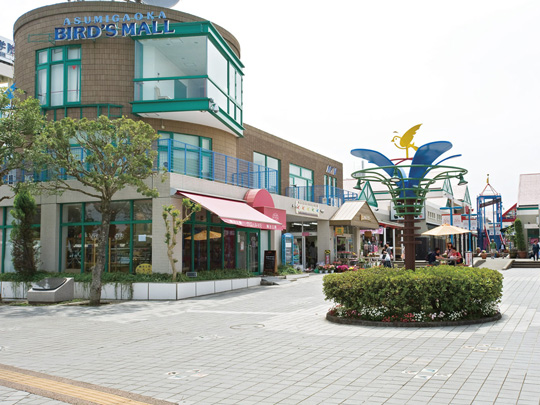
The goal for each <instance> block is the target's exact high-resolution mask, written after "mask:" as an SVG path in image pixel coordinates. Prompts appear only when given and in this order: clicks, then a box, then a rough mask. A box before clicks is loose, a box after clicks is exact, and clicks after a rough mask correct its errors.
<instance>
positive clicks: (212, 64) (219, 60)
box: [208, 41, 228, 108]
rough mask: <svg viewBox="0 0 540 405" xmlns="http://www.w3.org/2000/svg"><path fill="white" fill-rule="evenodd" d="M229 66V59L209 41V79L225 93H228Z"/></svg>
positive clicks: (223, 106) (223, 105)
mask: <svg viewBox="0 0 540 405" xmlns="http://www.w3.org/2000/svg"><path fill="white" fill-rule="evenodd" d="M227 65H228V63H227V59H225V57H224V56H223V54H222V53H221V52H220V51H218V50H217V48H216V47H215V45H214V44H213V43H212V42H210V41H208V77H210V79H212V81H213V82H214V83H215V84H216V85H217V86H218V87H219V88H220V89H222V90H224V91H225V92H226V91H227V74H228V73H227V72H228V70H227ZM226 105H227V104H226V103H225V104H222V108H225V106H226Z"/></svg>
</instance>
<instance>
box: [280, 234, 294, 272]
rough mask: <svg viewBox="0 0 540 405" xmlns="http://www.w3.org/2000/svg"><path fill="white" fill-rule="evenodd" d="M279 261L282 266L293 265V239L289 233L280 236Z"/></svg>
mask: <svg viewBox="0 0 540 405" xmlns="http://www.w3.org/2000/svg"><path fill="white" fill-rule="evenodd" d="M281 260H282V262H283V264H284V265H290V266H292V265H294V237H293V236H292V235H291V234H290V233H284V234H283V235H281Z"/></svg>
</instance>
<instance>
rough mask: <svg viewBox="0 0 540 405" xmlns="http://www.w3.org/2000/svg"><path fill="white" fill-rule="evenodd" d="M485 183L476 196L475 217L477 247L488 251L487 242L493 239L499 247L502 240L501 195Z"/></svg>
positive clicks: (498, 247)
mask: <svg viewBox="0 0 540 405" xmlns="http://www.w3.org/2000/svg"><path fill="white" fill-rule="evenodd" d="M486 182H487V184H486V186H485V187H484V189H483V190H482V192H481V193H480V195H479V196H478V197H477V198H476V214H477V215H476V219H477V223H478V247H480V249H483V250H485V251H489V243H490V241H491V240H492V239H493V240H494V241H495V243H496V244H497V249H500V247H501V243H502V242H503V238H502V234H501V229H502V223H503V211H502V197H501V194H500V193H498V192H497V190H495V189H494V188H493V186H492V185H491V184H489V174H488V176H487V181H486Z"/></svg>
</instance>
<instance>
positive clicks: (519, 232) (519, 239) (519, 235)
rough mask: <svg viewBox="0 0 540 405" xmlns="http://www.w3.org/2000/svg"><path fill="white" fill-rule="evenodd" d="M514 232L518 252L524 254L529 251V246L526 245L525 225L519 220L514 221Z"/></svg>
mask: <svg viewBox="0 0 540 405" xmlns="http://www.w3.org/2000/svg"><path fill="white" fill-rule="evenodd" d="M514 232H515V239H516V247H517V250H518V251H520V252H524V251H525V250H527V246H526V245H525V235H524V234H523V223H522V222H521V219H519V218H518V219H516V220H515V221H514Z"/></svg>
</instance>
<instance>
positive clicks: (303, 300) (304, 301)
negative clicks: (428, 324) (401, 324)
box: [0, 269, 540, 405]
mask: <svg viewBox="0 0 540 405" xmlns="http://www.w3.org/2000/svg"><path fill="white" fill-rule="evenodd" d="M504 277H505V281H504V299H503V302H502V305H501V310H502V312H503V318H502V320H500V321H499V322H496V323H491V324H482V325H473V326H461V327H444V328H443V327H441V328H422V329H409V328H378V327H359V326H352V325H339V324H333V323H330V322H327V321H326V320H325V319H324V316H325V313H326V311H327V309H328V308H329V307H330V303H328V302H325V301H324V297H323V294H322V291H321V284H322V276H320V275H313V276H312V277H309V278H305V279H301V280H298V281H296V282H294V283H291V284H287V285H281V286H270V287H255V288H251V289H248V290H242V291H236V292H230V293H223V294H219V295H214V296H210V297H202V298H198V299H190V300H184V301H176V302H125V303H119V304H113V305H105V306H102V307H99V308H90V307H83V306H47V307H6V306H4V307H0V363H2V364H6V365H11V366H15V367H20V368H24V369H28V370H33V371H37V372H41V373H47V374H51V375H54V376H59V377H65V378H70V379H73V380H78V381H83V382H87V383H92V384H97V385H101V386H105V387H111V388H115V389H120V390H125V391H129V392H132V393H136V394H141V395H147V396H151V397H154V398H157V399H163V400H168V401H172V402H176V403H178V404H258V403H262V404H276V403H279V404H299V403H301V404H319V403H320V404H360V403H367V404H383V403H384V404H406V403H410V404H424V403H429V404H450V403H451V404H473V403H474V404H516V403H518V404H535V405H537V404H538V403H539V400H540V384H539V383H538V382H539V381H540V343H539V342H540V340H539V332H540V312H539V303H540V300H539V299H538V298H537V297H539V296H540V291H539V289H540V273H539V272H538V270H535V269H512V270H508V271H505V272H504ZM0 403H2V404H25V405H27V404H56V403H58V402H56V401H53V400H50V399H47V398H41V397H39V396H36V395H31V394H26V393H24V392H20V391H16V390H12V389H8V388H5V387H1V386H0Z"/></svg>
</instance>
